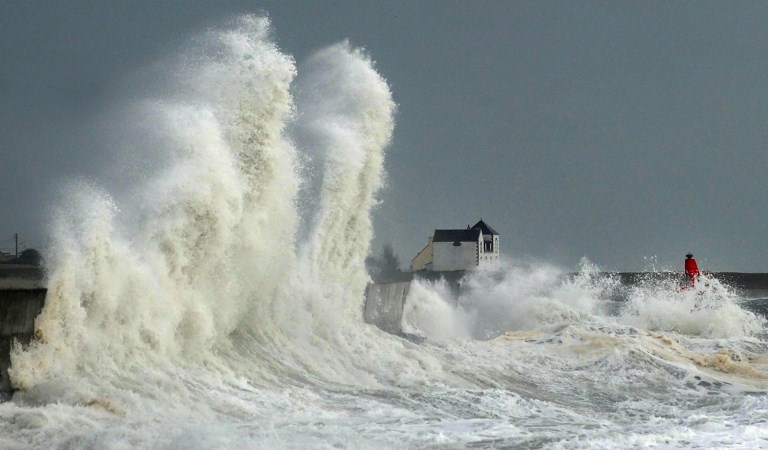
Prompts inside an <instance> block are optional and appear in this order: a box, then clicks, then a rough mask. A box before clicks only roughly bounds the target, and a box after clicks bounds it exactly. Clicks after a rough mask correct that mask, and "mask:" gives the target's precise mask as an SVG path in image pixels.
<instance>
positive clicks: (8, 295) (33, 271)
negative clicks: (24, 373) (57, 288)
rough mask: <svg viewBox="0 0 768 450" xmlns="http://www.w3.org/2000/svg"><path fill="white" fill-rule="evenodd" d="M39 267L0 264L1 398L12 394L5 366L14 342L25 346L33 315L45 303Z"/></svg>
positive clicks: (31, 330)
mask: <svg viewBox="0 0 768 450" xmlns="http://www.w3.org/2000/svg"><path fill="white" fill-rule="evenodd" d="M46 292H47V290H46V289H45V287H43V272H42V269H41V268H39V267H35V266H23V265H0V401H2V400H5V399H8V398H10V396H11V395H12V393H13V388H12V386H11V380H10V378H9V377H8V368H9V367H10V366H11V357H10V352H11V348H12V347H13V345H14V342H18V343H19V344H21V345H27V344H29V343H30V342H31V341H32V337H33V335H34V331H35V318H36V317H37V316H38V314H40V311H42V309H43V306H44V305H45V295H46Z"/></svg>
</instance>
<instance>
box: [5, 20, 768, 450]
mask: <svg viewBox="0 0 768 450" xmlns="http://www.w3.org/2000/svg"><path fill="white" fill-rule="evenodd" d="M147 76H148V77H156V78H155V79H152V80H153V81H152V86H153V88H152V89H145V90H136V91H133V92H141V93H142V94H141V95H140V96H136V95H135V94H134V95H133V96H131V97H130V98H129V99H125V98H123V99H122V100H120V102H119V104H118V105H116V106H115V108H114V110H113V111H110V112H109V113H105V117H107V118H108V120H106V121H105V122H107V123H106V124H105V127H106V129H108V130H111V132H110V133H109V136H110V143H109V145H108V147H107V148H105V150H104V151H105V152H109V154H110V155H112V157H111V158H110V159H111V160H113V161H114V168H113V169H112V171H111V172H109V173H110V176H109V177H104V178H102V179H101V181H98V180H97V181H94V180H86V181H83V180H74V181H73V182H72V183H71V184H70V185H69V186H68V187H67V188H66V189H64V190H63V192H62V196H61V199H60V201H58V202H57V204H58V205H59V207H58V209H57V210H56V211H55V213H54V217H53V219H52V220H53V221H52V223H53V225H52V229H51V238H52V240H53V243H54V244H53V248H52V251H51V256H50V258H49V273H48V277H47V284H48V289H49V291H48V298H47V303H46V307H45V309H44V310H43V312H42V314H41V316H40V317H39V318H38V320H37V323H36V329H37V330H36V331H37V336H38V339H37V341H36V342H35V343H34V344H33V345H32V346H30V347H29V348H16V349H14V352H13V354H12V361H13V366H12V369H11V376H12V379H13V382H14V383H15V385H16V386H17V387H18V388H19V389H20V391H19V392H18V393H17V394H16V395H15V396H14V398H13V400H12V401H11V402H7V403H3V404H0V448H73V449H74V448H78V449H79V448H110V449H111V448H161V449H166V448H167V449H176V448H183V449H195V448H201V449H202V448H238V449H242V448H606V449H608V448H610V449H615V448H749V449H753V448H768V429H766V427H765V423H766V420H768V395H766V392H767V391H766V389H767V388H768V357H767V355H768V345H766V343H767V342H768V341H767V340H766V339H767V336H766V328H765V319H764V317H763V316H762V315H760V314H755V313H754V312H752V311H751V310H750V308H748V307H746V306H747V305H746V303H749V302H746V301H745V300H744V299H742V298H741V297H740V294H738V293H737V292H735V291H734V290H732V289H731V288H729V287H728V286H726V285H724V284H722V283H720V282H719V281H718V280H716V279H712V278H707V277H705V278H704V279H703V280H702V281H701V282H700V283H698V284H697V286H696V288H695V289H690V290H685V291H680V290H679V289H678V286H676V285H674V284H673V283H670V282H663V281H652V280H649V281H648V282H647V283H640V284H638V285H636V286H633V287H631V288H621V287H620V286H619V285H618V281H617V280H612V279H611V278H605V277H599V276H597V275H596V273H597V270H596V269H595V268H593V267H591V266H590V264H589V263H588V262H587V261H585V262H584V263H583V264H582V266H581V267H579V271H578V274H577V275H576V276H566V271H565V270H563V269H562V268H557V267H554V266H551V265H548V264H546V263H540V262H537V263H533V262H521V261H505V262H503V263H501V264H499V266H498V267H493V268H489V269H488V270H485V271H480V272H477V273H475V274H473V275H471V276H470V277H469V278H468V279H467V280H465V286H466V287H468V290H467V291H466V292H465V294H463V295H462V297H461V298H460V299H459V301H458V303H456V302H454V300H455V299H452V298H451V292H450V290H449V289H448V288H447V287H446V286H444V285H441V283H417V284H415V285H414V286H413V288H412V289H411V291H410V293H409V297H408V298H407V301H406V307H405V314H404V319H403V327H404V329H405V330H406V331H407V332H408V334H409V335H410V336H413V337H417V338H411V339H405V338H402V337H398V336H393V335H390V334H386V333H384V332H382V331H380V330H378V329H377V328H375V327H373V326H371V325H367V324H365V323H363V321H362V311H361V309H362V304H363V301H364V290H365V285H366V283H367V282H368V280H369V277H368V275H367V274H366V272H365V269H364V259H365V256H366V255H367V254H368V250H369V243H370V240H371V238H372V235H373V229H372V224H371V219H370V212H371V209H372V208H374V207H375V205H376V203H377V201H378V200H377V192H379V190H380V189H381V188H382V187H383V179H384V174H383V162H384V155H385V150H386V148H387V145H388V144H389V140H390V138H391V135H392V131H393V127H394V118H395V109H396V108H395V104H394V103H393V101H392V95H391V92H390V88H389V86H388V85H387V83H386V81H385V80H384V79H383V78H382V76H381V75H380V74H379V73H378V72H377V71H376V68H375V65H374V64H373V62H372V60H371V57H369V56H368V55H367V54H366V53H365V52H364V51H362V50H360V49H356V48H354V47H352V46H351V45H350V44H349V43H346V42H341V43H338V44H335V45H332V46H329V47H327V48H323V49H320V50H319V51H318V52H317V53H316V54H315V55H313V56H312V57H311V58H310V59H309V60H308V61H306V62H302V63H301V64H300V65H297V64H296V62H295V61H294V60H293V59H292V57H291V56H290V55H287V54H285V53H283V52H282V51H281V50H280V49H279V47H278V46H277V45H276V43H275V42H274V41H273V39H272V37H271V33H270V29H269V22H268V20H267V19H265V18H261V17H255V16H245V17H242V18H240V19H239V20H238V21H236V22H235V23H233V24H231V26H229V27H226V28H222V29H218V30H211V31H209V32H208V33H206V34H205V35H203V36H199V37H197V38H196V39H194V40H193V42H192V43H191V44H190V45H189V47H187V48H186V49H184V50H183V51H180V52H179V54H177V55H175V56H173V57H170V58H169V59H168V60H167V61H162V62H159V63H158V66H157V67H156V68H154V69H153V70H150V71H148V75H147ZM617 292H619V295H618V298H617ZM750 302H752V303H754V300H750ZM752 309H754V308H752Z"/></svg>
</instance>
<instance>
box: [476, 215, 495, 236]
mask: <svg viewBox="0 0 768 450" xmlns="http://www.w3.org/2000/svg"><path fill="white" fill-rule="evenodd" d="M472 229H473V230H482V231H483V234H493V235H495V236H498V235H499V233H498V232H497V231H496V230H494V229H493V228H491V227H489V226H488V224H487V223H485V222H483V219H480V221H479V222H477V223H476V224H475V225H474V226H473V227H472Z"/></svg>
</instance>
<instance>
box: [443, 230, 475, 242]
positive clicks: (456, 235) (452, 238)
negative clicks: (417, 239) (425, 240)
mask: <svg viewBox="0 0 768 450" xmlns="http://www.w3.org/2000/svg"><path fill="white" fill-rule="evenodd" d="M480 233H481V231H480V230H479V229H477V230H435V237H434V238H433V239H432V242H456V241H459V242H471V241H477V240H478V239H479V238H480Z"/></svg>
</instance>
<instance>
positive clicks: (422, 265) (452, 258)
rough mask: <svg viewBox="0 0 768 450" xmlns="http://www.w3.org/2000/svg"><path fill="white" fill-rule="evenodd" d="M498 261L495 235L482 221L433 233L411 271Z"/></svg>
mask: <svg viewBox="0 0 768 450" xmlns="http://www.w3.org/2000/svg"><path fill="white" fill-rule="evenodd" d="M498 260H499V233H497V232H496V231H495V230H494V229H493V228H491V227H489V226H488V225H487V224H486V223H485V222H483V220H482V219H480V221H479V222H477V223H476V224H475V225H474V226H472V227H470V226H467V228H466V229H458V230H435V233H434V235H432V237H430V238H429V242H428V243H427V245H426V247H424V248H423V249H422V250H421V251H420V252H419V254H418V255H416V257H415V258H413V260H412V261H411V271H414V272H416V271H419V270H428V271H444V270H445V271H448V270H467V269H472V268H475V267H478V266H480V265H485V264H488V263H491V262H495V261H498Z"/></svg>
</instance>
